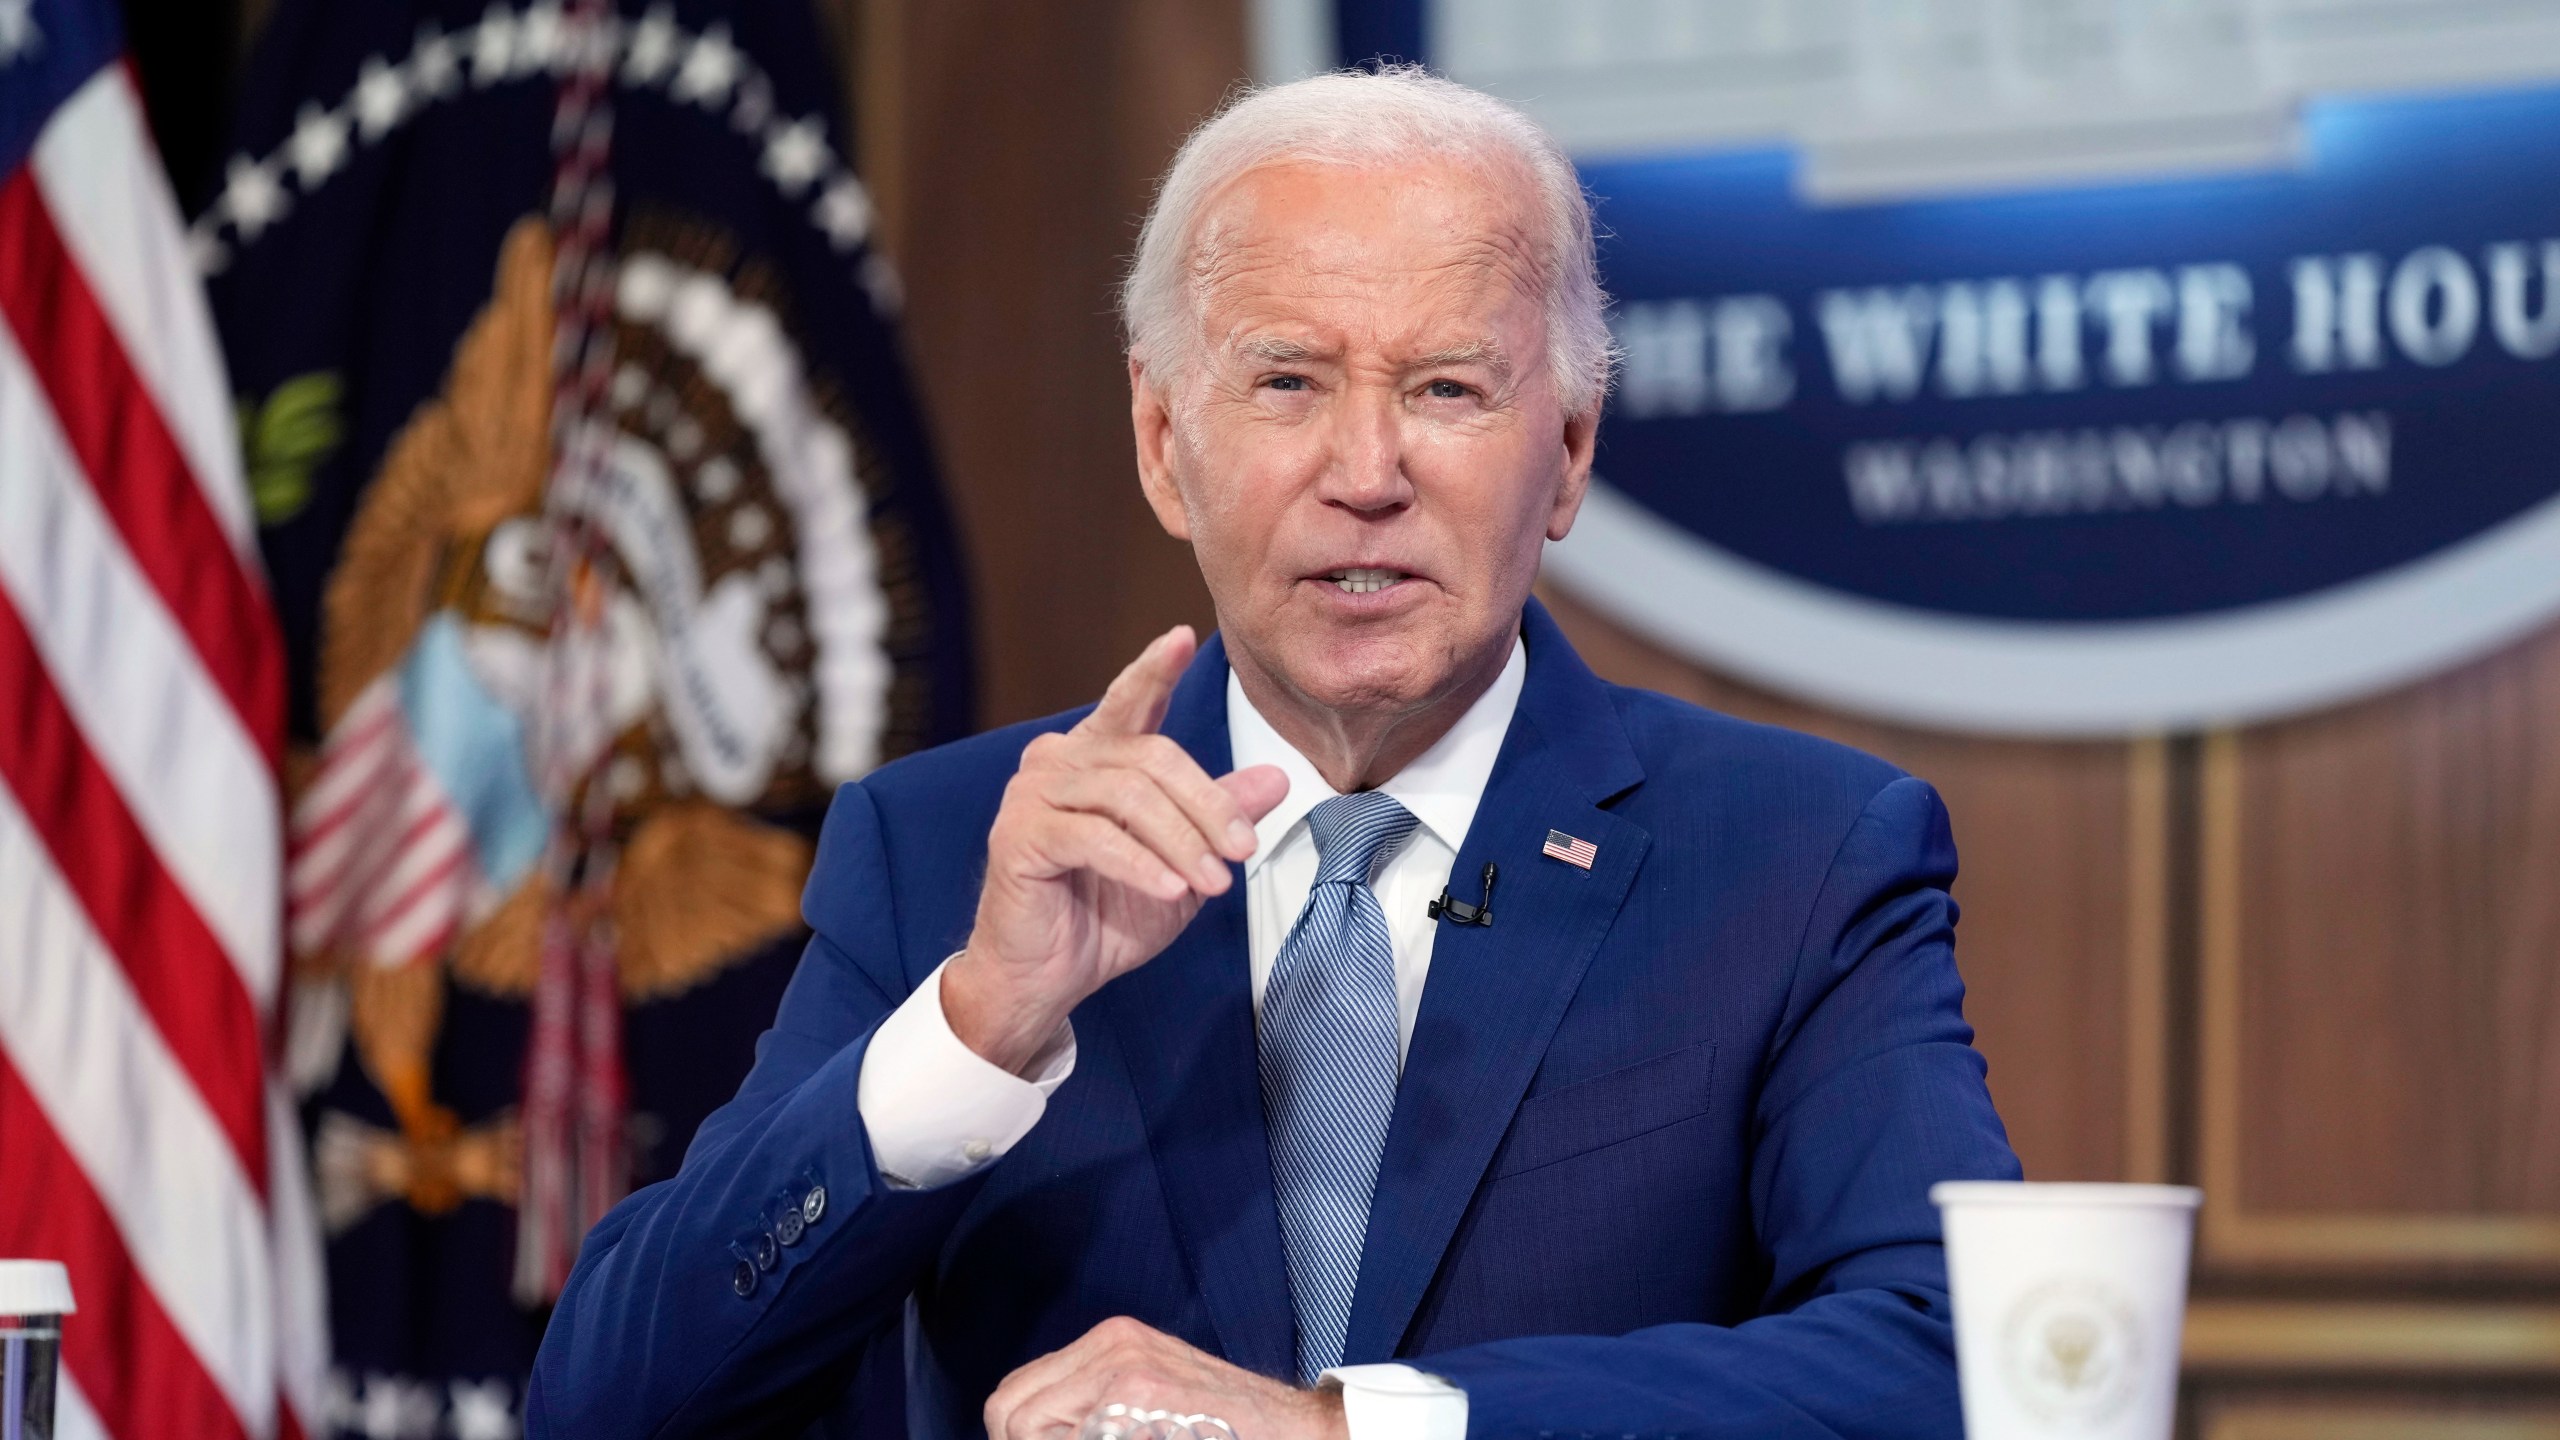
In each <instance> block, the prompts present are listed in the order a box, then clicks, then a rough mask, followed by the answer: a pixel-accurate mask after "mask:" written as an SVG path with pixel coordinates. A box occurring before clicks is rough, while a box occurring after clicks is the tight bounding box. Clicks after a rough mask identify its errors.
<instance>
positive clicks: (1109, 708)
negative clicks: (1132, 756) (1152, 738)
mask: <svg viewBox="0 0 2560 1440" xmlns="http://www.w3.org/2000/svg"><path fill="white" fill-rule="evenodd" d="M1199 648H1200V642H1199V639H1198V637H1196V636H1195V635H1194V634H1193V633H1192V630H1191V627H1190V626H1188V625H1176V626H1174V627H1173V628H1172V629H1170V630H1167V631H1166V632H1164V633H1163V634H1161V635H1159V636H1157V637H1156V638H1155V639H1154V640H1152V641H1150V642H1148V644H1147V648H1146V649H1144V650H1141V651H1139V652H1138V658H1137V659H1135V660H1132V661H1130V662H1129V668H1127V669H1125V670H1123V671H1121V672H1120V674H1119V677H1118V678H1117V679H1114V680H1113V681H1112V682H1111V688H1110V689H1108V690H1106V691H1104V692H1103V694H1102V703H1101V704H1099V705H1096V706H1095V707H1093V713H1092V714H1090V715H1087V716H1086V717H1084V719H1083V720H1082V721H1081V722H1079V723H1078V724H1077V726H1076V728H1077V729H1078V730H1083V731H1087V732H1089V733H1092V734H1098V735H1152V734H1154V733H1155V729H1156V727H1157V726H1158V725H1161V724H1163V723H1164V711H1165V706H1166V705H1167V704H1168V703H1169V702H1170V701H1171V700H1172V699H1173V687H1174V683H1175V682H1176V681H1178V680H1180V679H1181V678H1182V672H1183V670H1184V669H1185V668H1186V667H1188V666H1189V665H1190V664H1191V656H1192V654H1193V653H1194V652H1195V651H1197V650H1198V649H1199Z"/></svg>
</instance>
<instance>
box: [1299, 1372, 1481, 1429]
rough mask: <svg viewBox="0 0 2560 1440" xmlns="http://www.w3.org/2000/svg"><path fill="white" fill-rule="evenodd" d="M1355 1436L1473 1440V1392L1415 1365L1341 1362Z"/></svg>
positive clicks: (1348, 1425)
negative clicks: (1469, 1435)
mask: <svg viewBox="0 0 2560 1440" xmlns="http://www.w3.org/2000/svg"><path fill="white" fill-rule="evenodd" d="M1321 1379H1322V1381H1325V1382H1331V1383H1335V1384H1339V1385H1340V1386H1341V1387H1342V1424H1343V1428H1344V1429H1346V1430H1348V1431H1349V1432H1350V1433H1351V1440H1467V1392H1466V1391H1464V1390H1461V1389H1459V1388H1458V1387H1457V1386H1455V1385H1452V1384H1450V1383H1449V1382H1448V1381H1446V1380H1443V1379H1441V1378H1440V1377H1439V1376H1437V1375H1425V1374H1423V1373H1422V1372H1421V1371H1419V1370H1416V1369H1414V1368H1413V1367H1412V1366H1410V1365H1336V1366H1334V1367H1333V1368H1332V1369H1330V1370H1327V1371H1326V1372H1324V1375H1323V1376H1322V1377H1321Z"/></svg>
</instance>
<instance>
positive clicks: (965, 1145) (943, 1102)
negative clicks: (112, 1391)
mask: <svg viewBox="0 0 2560 1440" xmlns="http://www.w3.org/2000/svg"><path fill="white" fill-rule="evenodd" d="M950 963H951V962H950V961H948V960H945V961H943V962H942V965H937V966H935V967H934V968H933V973H932V974H930V975H928V976H926V977H925V979H924V983H923V984H921V985H919V986H917V987H916V993H914V994H913V995H910V996H908V997H907V1000H906V1003H905V1004H903V1005H900V1006H899V1007H898V1008H897V1009H896V1010H894V1011H892V1012H890V1015H889V1018H888V1019H886V1020H883V1021H881V1022H880V1028H879V1030H877V1031H876V1032H874V1033H873V1035H872V1037H871V1048H870V1049H869V1050H867V1051H865V1052H863V1056H862V1080H861V1084H860V1087H859V1089H858V1091H857V1099H856V1102H855V1107H856V1108H857V1109H858V1110H859V1111H860V1112H861V1115H862V1128H863V1130H864V1131H865V1132H866V1133H868V1134H869V1135H870V1137H871V1158H872V1163H874V1164H876V1165H878V1166H879V1167H880V1173H881V1175H882V1176H884V1177H886V1178H887V1180H888V1181H889V1183H890V1184H892V1185H894V1186H897V1187H899V1188H901V1189H908V1190H930V1189H932V1188H933V1187H934V1186H937V1185H948V1184H950V1183H951V1182H952V1181H954V1180H957V1179H960V1178H961V1177H962V1176H965V1175H968V1174H969V1173H971V1172H972V1171H975V1170H977V1169H979V1168H980V1167H982V1166H985V1165H987V1164H989V1163H991V1162H993V1161H995V1160H996V1159H998V1158H999V1157H1001V1156H1002V1155H1003V1154H1004V1153H1005V1152H1006V1151H1008V1150H1011V1149H1012V1148H1013V1147H1014V1145H1015V1144H1016V1143H1017V1142H1019V1141H1020V1140H1021V1139H1022V1137H1023V1136H1025V1135H1027V1134H1029V1133H1031V1127H1032V1126H1034V1125H1037V1124H1039V1123H1040V1116H1041V1115H1042V1113H1043V1112H1045V1111H1046V1110H1047V1109H1048V1108H1049V1097H1050V1095H1051V1094H1053V1093H1055V1092H1056V1090H1057V1088H1058V1087H1059V1086H1060V1085H1062V1084H1064V1083H1066V1079H1067V1076H1068V1075H1070V1074H1072V1073H1073V1072H1074V1070H1075V1068H1076V1034H1075V1028H1074V1027H1073V1026H1070V1025H1061V1026H1059V1027H1058V1038H1057V1039H1056V1040H1054V1041H1052V1042H1050V1046H1049V1048H1048V1049H1047V1050H1044V1051H1042V1052H1041V1053H1040V1054H1039V1055H1038V1056H1037V1057H1035V1058H1034V1059H1033V1061H1032V1063H1031V1074H1032V1078H1031V1079H1028V1080H1025V1079H1023V1078H1022V1077H1021V1076H1019V1075H1015V1074H1012V1073H1010V1072H1009V1071H1006V1070H1003V1069H1001V1068H999V1067H997V1066H995V1065H992V1064H989V1063H988V1062H987V1061H986V1060H985V1059H984V1058H982V1057H981V1056H980V1055H979V1054H978V1052H977V1051H975V1050H972V1049H970V1048H969V1047H968V1046H967V1045H966V1044H965V1043H963V1042H962V1041H961V1039H960V1037H959V1036H957V1035H954V1034H952V1033H951V1021H950V1020H949V1019H948V1018H947V1017H945V1016H944V1015H943V1013H942V970H943V966H945V965H949V964H950Z"/></svg>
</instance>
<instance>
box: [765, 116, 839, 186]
mask: <svg viewBox="0 0 2560 1440" xmlns="http://www.w3.org/2000/svg"><path fill="white" fill-rule="evenodd" d="M832 158H834V157H833V156H832V155H831V154H830V153H829V151H828V149H827V141H826V134H825V131H824V129H823V128H822V127H821V126H820V125H819V123H818V118H817V117H816V116H814V115H812V116H809V117H807V118H805V119H800V120H795V121H793V122H791V123H790V124H788V125H780V126H776V127H775V128H774V129H773V131H772V133H770V134H768V135H767V136H766V137H765V142H764V173H766V174H767V175H770V176H772V177H773V183H774V184H776V185H778V186H781V187H782V193H783V194H785V195H798V194H799V193H800V192H801V191H803V190H806V189H808V188H809V182H810V181H812V180H815V179H817V178H818V175H819V173H820V172H821V171H823V170H825V169H826V168H827V162H828V161H829V160H830V159H832Z"/></svg>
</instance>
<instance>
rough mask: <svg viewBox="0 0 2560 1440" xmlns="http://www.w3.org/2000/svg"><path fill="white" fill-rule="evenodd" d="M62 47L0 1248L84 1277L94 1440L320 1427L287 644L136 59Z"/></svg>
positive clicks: (2, 247)
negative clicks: (270, 1040)
mask: <svg viewBox="0 0 2560 1440" xmlns="http://www.w3.org/2000/svg"><path fill="white" fill-rule="evenodd" d="M58 6H59V8H57V10H56V11H54V12H52V13H54V14H55V15H56V17H57V19H66V16H65V13H64V12H65V10H66V9H67V10H68V11H69V15H68V17H67V20H66V23H72V24H75V25H87V26H91V27H93V28H94V29H95V30H96V31H97V33H99V34H101V35H103V34H106V33H108V32H109V31H110V30H111V29H112V21H111V20H109V19H108V18H107V15H108V12H109V10H110V7H109V6H108V5H107V3H106V0H58ZM49 23H50V22H49ZM39 38H41V37H39ZM33 56H34V58H33V60H32V62H29V59H28V56H27V55H25V54H21V55H20V56H19V57H18V60H19V62H20V63H19V64H18V65H16V66H12V67H9V68H10V73H12V74H19V75H20V76H21V78H25V74H27V73H42V72H46V70H47V67H48V66H50V67H51V69H50V72H49V73H48V74H45V79H46V84H45V86H44V92H45V94H46V95H47V96H49V97H50V96H61V95H65V92H68V93H67V97H66V98H63V99H62V100H61V101H60V103H58V104H54V103H52V102H51V101H50V100H48V101H47V104H48V105H49V106H50V113H46V114H44V115H43V116H42V121H43V128H42V130H41V131H40V133H39V134H38V136H37V138H36V143H35V144H34V146H33V148H32V149H31V150H30V151H29V152H28V153H27V155H26V157H25V163H24V164H23V165H20V166H11V167H9V168H8V169H5V170H0V697H5V701H6V703H5V705H0V1156H5V1157H6V1164H5V1167H0V1254H9V1253H22V1254H23V1253H33V1254H40V1255H52V1256H57V1257H59V1258H61V1259H62V1260H63V1261H65V1262H66V1263H67V1264H68V1265H69V1266H70V1267H71V1270H72V1276H73V1283H74V1285H75V1287H76V1293H77V1294H78V1297H79V1302H80V1313H79V1315H78V1318H77V1319H76V1321H75V1322H74V1323H73V1324H72V1325H71V1326H69V1327H67V1334H66V1336H65V1344H64V1347H63V1357H64V1366H65V1368H64V1372H63V1379H64V1384H63V1387H62V1391H61V1399H60V1401H59V1403H58V1410H57V1416H58V1419H59V1421H60V1427H61V1428H60V1430H59V1431H58V1433H60V1434H61V1435H63V1436H64V1437H65V1440H154V1437H162V1436H172V1437H179V1440H234V1437H239V1440H277V1437H281V1436H288V1435H289V1436H296V1437H298V1436H299V1435H300V1434H302V1433H304V1431H305V1430H306V1429H308V1428H309V1423H310V1421H312V1420H313V1419H315V1418H318V1419H325V1415H326V1412H325V1411H324V1410H322V1409H320V1408H318V1401H319V1399H320V1396H321V1377H322V1376H323V1375H324V1374H325V1370H326V1365H327V1359H326V1348H325V1346H326V1340H325V1320H324V1319H323V1318H322V1316H323V1313H324V1307H325V1296H324V1285H323V1283H322V1281H321V1279H320V1266H319V1258H318V1249H319V1244H318V1234H317V1231H316V1229H315V1228H314V1227H313V1226H312V1225H311V1213H310V1204H309V1197H308V1195H307V1194H306V1193H305V1184H306V1177H305V1176H304V1175H303V1173H302V1170H303V1158H302V1147H301V1142H300V1139H299V1136H298V1133H297V1130H298V1127H297V1122H296V1120H295V1117H294V1113H293V1111H292V1109H291V1107H290V1106H289V1105H288V1104H286V1103H284V1099H283V1096H282V1094H281V1092H280V1090H279V1086H278V1082H277V1081H276V1078H275V1076H274V1074H273V1072H272V1071H271V1070H270V1069H269V1067H268V1065H267V1063H266V1048H265V1045H264V1043H263V1041H264V1038H265V1036H264V1034H263V1026H264V1025H265V1023H266V1021H267V1019H268V1017H269V1016H271V1015H272V1014H273V1013H274V1012H275V1009H276V1002H277V996H278V993H279V991H280V989H281V980H282V975H283V945H282V931H283V904H282V899H283V896H282V878H283V869H284V847H283V817H282V815H281V813H280V809H281V807H280V803H279V802H280V796H279V793H278V791H279V787H278V784H277V760H278V754H279V751H280V749H281V746H282V743H283V714H284V648H283V641H282V637H281V635H280V633H279V631H278V628H277V625H276V621H275V617H274V614H273V611H272V609H271V607H270V605H269V600H268V594H267V587H266V584H265V580H264V578H263V574H262V571H261V568H260V564H259V555H258V548H257V541H256V534H255V528H254V524H253V519H252V515H251V506H250V503H249V494H248V489H247V486H246V485H245V484H244V483H243V477H242V474H241V457H240V450H239V444H238V437H237V434H236V430H235V426H234V422H233V419H232V404H231V396H230V393H229V386H228V385H227V383H226V382H225V381H224V379H223V365H222V355H221V351H220V349H219V347H218V345H217V343H216V340H215V336H214V332H213V325H212V315H211V312H210V309H209V307H208V306H207V305H206V303H205V299H204V295H203V292H202V290H201V288H200V286H199V283H198V280H197V277H196V275H195V271H194V265H193V263H192V259H191V256H190V253H189V249H188V243H187V240H186V238H185V234H184V231H183V230H182V228H181V226H180V223H179V218H178V213H177V206H176V203H175V199H174V197H173V196H172V195H171V193H170V190H169V185H168V181H167V180H166V178H165V177H164V175H163V174H162V172H161V168H160V166H159V164H158V162H157V160H156V158H155V157H154V156H153V155H152V153H151V144H150V138H149V134H148V131H147V127H146V125H145V122H144V117H143V114H142V108H141V103H140V98H139V92H138V89H137V87H136V83H135V81H134V78H133V75H132V72H131V70H130V68H129V66H127V65H126V64H124V63H123V62H121V61H117V60H111V59H107V58H106V57H105V56H103V54H102V53H101V52H98V51H94V50H81V51H77V52H75V51H73V50H68V49H50V48H48V47H46V46H43V45H41V44H40V45H38V46H37V47H36V49H35V51H34V52H33ZM102 61H104V62H105V63H102ZM29 63H32V64H33V65H34V66H35V67H36V69H35V71H33V72H29V71H27V69H26V67H27V65H28V64H29ZM22 72H23V73H22Z"/></svg>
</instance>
